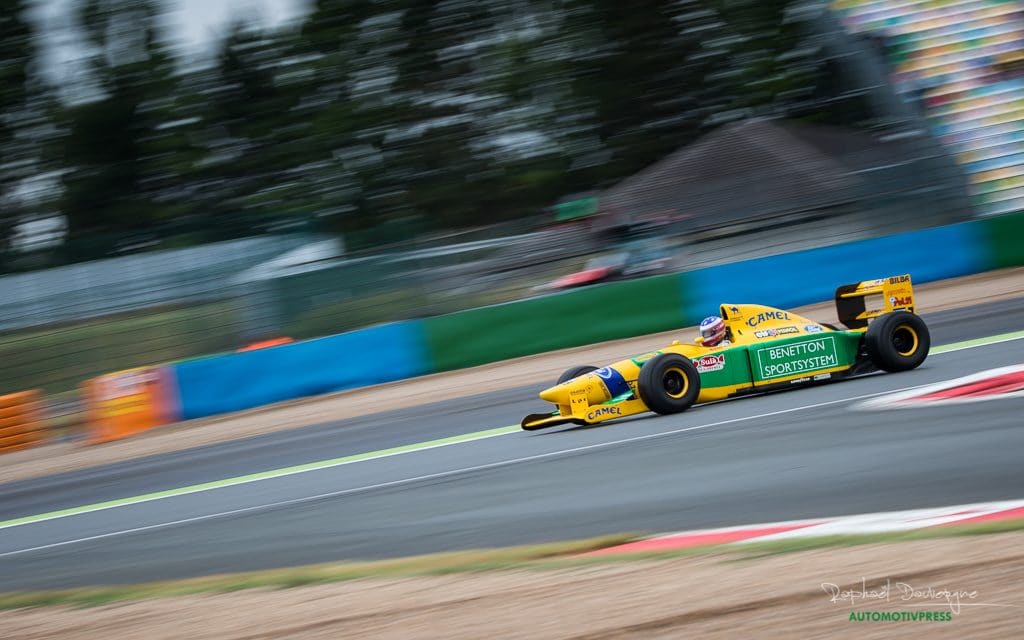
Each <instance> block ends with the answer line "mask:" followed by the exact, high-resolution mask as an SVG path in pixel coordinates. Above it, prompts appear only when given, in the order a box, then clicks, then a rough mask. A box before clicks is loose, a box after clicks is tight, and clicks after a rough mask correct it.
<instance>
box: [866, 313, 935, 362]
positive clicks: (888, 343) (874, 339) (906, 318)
mask: <svg viewBox="0 0 1024 640" xmlns="http://www.w3.org/2000/svg"><path fill="white" fill-rule="evenodd" d="M931 345H932V339H931V334H929V333H928V326H927V325H926V324H925V323H924V320H922V319H921V317H920V316H917V315H914V314H913V313H909V312H907V311H893V312H892V313H887V314H885V315H881V316H879V317H877V318H875V319H874V320H872V321H871V324H869V325H868V330H867V333H865V334H864V346H865V348H866V350H867V353H868V357H869V358H871V362H872V363H874V365H875V366H876V367H878V368H879V369H881V370H882V371H889V372H895V371H909V370H910V369H915V368H917V367H919V366H920V365H921V363H922V362H924V359H925V358H927V357H928V350H929V349H930V348H931Z"/></svg>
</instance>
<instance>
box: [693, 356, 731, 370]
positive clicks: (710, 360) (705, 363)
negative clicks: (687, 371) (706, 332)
mask: <svg viewBox="0 0 1024 640" xmlns="http://www.w3.org/2000/svg"><path fill="white" fill-rule="evenodd" d="M693 364H694V366H696V367H697V372H698V373H707V372H708V371H721V370H722V369H724V368H725V354H724V353H719V354H718V355H713V356H701V357H699V358H697V359H695V360H694V361H693Z"/></svg>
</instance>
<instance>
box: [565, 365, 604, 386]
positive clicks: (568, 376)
mask: <svg viewBox="0 0 1024 640" xmlns="http://www.w3.org/2000/svg"><path fill="white" fill-rule="evenodd" d="M591 371H597V367H592V366H590V365H589V364H587V365H583V366H579V367H572V368H571V369H566V370H565V371H564V372H563V373H562V375H560V376H558V382H556V383H555V384H562V383H563V382H569V381H570V380H572V379H573V378H578V377H580V376H582V375H585V374H588V373H590V372H591Z"/></svg>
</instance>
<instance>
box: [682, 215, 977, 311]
mask: <svg viewBox="0 0 1024 640" xmlns="http://www.w3.org/2000/svg"><path fill="white" fill-rule="evenodd" d="M981 234H982V229H981V227H980V226H979V225H978V224H977V223H970V222H968V223H964V224H957V225H951V226H948V227H937V228H934V229H925V230H923V231H913V232H909V233H901V234H897V235H892V236H884V237H881V238H872V239H870V240H860V241H856V242H848V243H845V244H840V245H834V246H831V247H822V248H819V249H809V250H806V251H797V252H795V253H786V254H782V255H777V256H769V257H765V258H755V259H753V260H744V261H743V262H733V263H730V264H723V265H720V266H715V267H707V268H704V269H700V270H697V271H691V272H688V273H683V274H681V278H680V280H681V281H680V286H682V287H683V288H684V291H685V292H686V294H687V295H686V296H684V297H683V299H684V300H688V301H689V308H687V309H685V310H684V315H685V316H686V318H687V320H688V321H689V322H691V323H697V322H700V319H701V318H703V317H705V316H708V315H711V314H715V313H717V312H718V305H719V304H720V303H722V302H737V303H747V302H752V303H756V304H765V305H769V306H772V307H780V308H788V307H796V306H800V305H804V304H811V303H814V302H821V301H823V300H831V299H832V298H833V296H834V295H835V290H836V287H838V286H839V285H841V284H848V283H852V282H860V281H861V280H869V279H871V278H881V277H883V276H890V275H897V274H903V273H909V274H910V275H911V277H912V278H913V280H914V282H929V281H931V280H941V279H943V278H954V277H957V276H963V275H968V274H972V273H978V272H979V271H984V270H986V269H988V268H989V258H988V257H987V255H986V249H985V247H986V243H987V241H986V240H985V239H984V238H983V237H982V236H981Z"/></svg>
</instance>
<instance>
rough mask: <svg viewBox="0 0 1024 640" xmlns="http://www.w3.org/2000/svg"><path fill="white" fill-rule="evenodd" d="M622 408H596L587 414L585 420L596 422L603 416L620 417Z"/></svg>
mask: <svg viewBox="0 0 1024 640" xmlns="http://www.w3.org/2000/svg"><path fill="white" fill-rule="evenodd" d="M621 415H622V407H598V408H597V409H593V410H591V412H590V413H588V414H587V420H596V419H597V418H601V417H604V416H621Z"/></svg>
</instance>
